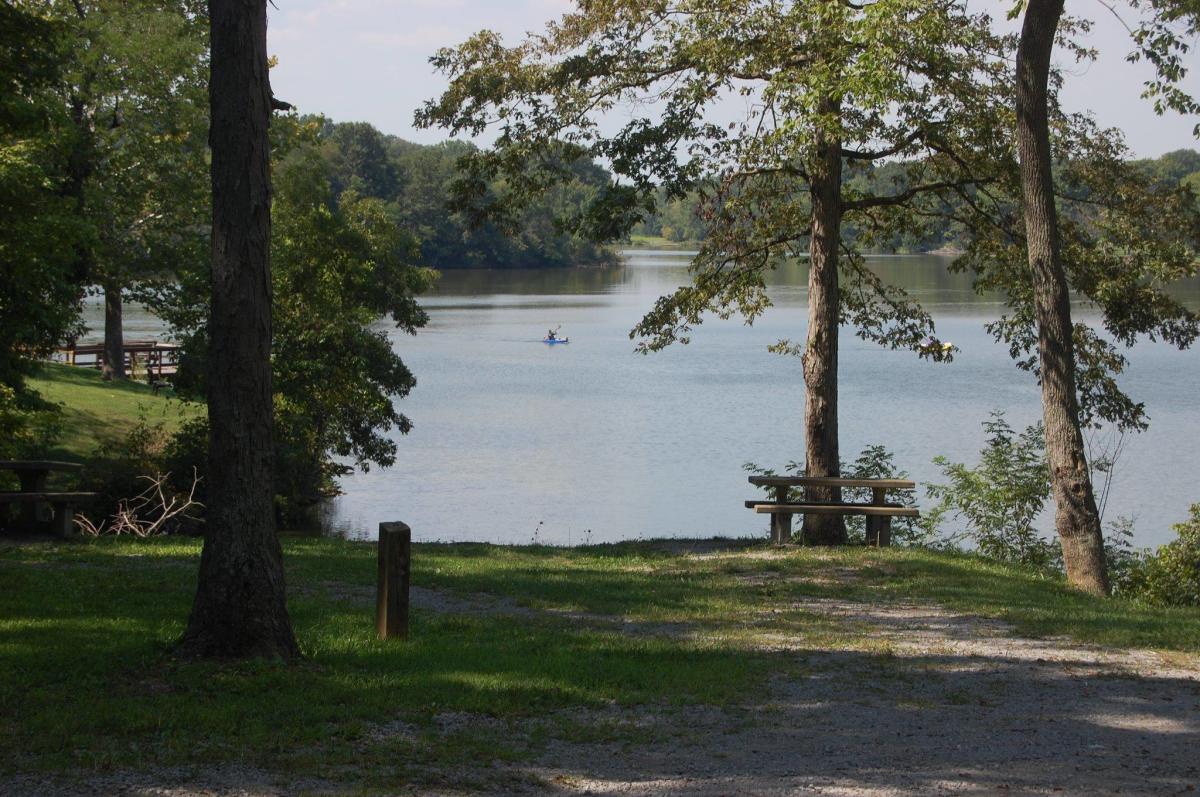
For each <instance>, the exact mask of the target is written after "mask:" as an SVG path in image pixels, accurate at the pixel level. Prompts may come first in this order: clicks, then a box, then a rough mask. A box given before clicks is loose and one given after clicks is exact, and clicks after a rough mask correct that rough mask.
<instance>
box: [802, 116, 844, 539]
mask: <svg viewBox="0 0 1200 797" xmlns="http://www.w3.org/2000/svg"><path fill="white" fill-rule="evenodd" d="M822 110H823V111H826V112H829V113H835V114H836V113H837V111H838V108H837V105H836V103H833V102H829V103H826V107H823V108H822ZM818 146H819V154H818V156H817V158H815V159H814V163H813V164H812V165H811V167H810V169H811V174H810V175H809V179H810V195H811V197H812V236H811V237H810V239H809V264H808V339H807V341H806V345H805V348H804V446H805V451H804V459H805V473H806V474H807V475H809V476H838V475H840V473H841V460H840V454H839V452H838V327H839V320H838V316H839V315H840V310H839V307H840V305H839V302H840V299H839V295H838V248H839V246H840V245H841V223H842V200H841V185H842V143H841V141H838V140H836V139H835V138H825V139H824V140H822V141H820V142H819V144H818ZM808 495H809V497H810V498H811V499H813V500H819V501H837V500H840V499H841V490H839V489H836V488H834V489H821V490H809V492H808ZM804 540H805V542H808V543H810V544H813V545H842V544H844V543H845V542H846V523H845V521H844V519H843V518H841V517H840V516H837V515H807V516H805V519H804Z"/></svg>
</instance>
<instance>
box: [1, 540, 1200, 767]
mask: <svg viewBox="0 0 1200 797" xmlns="http://www.w3.org/2000/svg"><path fill="white" fill-rule="evenodd" d="M199 547H200V546H199V543H198V542H197V541H195V540H190V539H174V538H164V539H157V540H152V541H132V540H125V539H119V540H118V539H111V538H107V539H100V540H96V541H92V542H87V543H73V544H57V545H55V544H46V545H33V546H18V545H4V544H3V543H0V584H3V585H4V588H3V589H2V590H0V746H2V749H3V752H2V753H0V773H7V774H12V773H15V772H64V773H65V772H97V771H98V772H104V771H109V770H113V769H117V768H125V767H134V768H146V767H155V766H201V765H214V764H221V763H225V762H228V763H238V764H244V765H252V766H258V767H262V768H264V769H266V770H269V771H277V772H287V773H289V774H290V775H291V776H295V777H305V776H308V777H321V776H334V777H336V773H338V772H339V771H350V770H351V769H353V770H354V771H355V772H357V773H358V774H357V777H367V778H368V782H367V783H365V784H364V786H369V787H370V788H371V789H389V788H393V787H397V786H399V785H401V784H404V783H411V782H412V781H413V779H416V780H418V781H419V780H420V779H421V778H422V777H423V775H422V774H421V773H422V772H424V771H426V770H427V768H430V767H437V766H443V767H445V766H456V765H458V764H460V763H462V764H465V763H467V762H471V761H478V760H481V759H480V756H484V758H483V759H482V760H484V761H490V760H493V759H497V758H498V759H501V760H504V759H506V758H510V759H514V760H516V759H521V758H523V757H528V756H530V755H531V754H533V753H535V752H536V748H537V744H538V740H539V739H545V738H550V737H553V738H570V737H572V736H574V737H582V736H589V737H594V736H595V735H596V734H605V733H613V734H618V735H620V734H629V733H636V729H634V730H630V729H628V728H606V727H604V726H603V725H597V723H596V722H595V721H594V720H588V719H587V718H586V717H583V716H581V715H580V714H579V712H581V711H587V710H590V709H595V710H602V709H604V708H605V707H608V706H631V705H652V706H657V707H661V709H662V710H664V711H671V710H672V708H673V707H676V706H685V705H693V704H705V705H717V706H727V705H744V704H745V703H746V702H747V701H748V700H752V699H753V698H754V697H755V696H760V695H762V694H764V693H765V690H766V688H767V686H768V683H769V679H770V677H771V675H772V673H779V672H782V673H785V674H794V673H796V672H798V671H800V670H802V668H803V667H804V666H805V661H804V659H805V655H806V652H807V651H813V652H816V651H822V650H827V649H829V648H841V649H844V648H851V649H856V650H861V651H863V652H865V653H866V654H867V655H874V654H875V653H878V655H879V656H880V659H881V661H882V662H884V663H885V664H886V662H887V660H888V657H889V653H888V652H887V651H885V650H879V649H878V647H877V643H876V641H875V640H873V639H872V638H871V635H870V633H869V629H864V628H862V627H859V626H855V625H854V624H849V623H845V624H843V623H840V622H839V621H837V620H836V619H833V618H829V617H825V616H822V615H821V614H820V613H818V612H814V611H810V610H803V609H798V608H795V606H791V607H790V608H789V602H793V603H794V602H795V601H797V600H799V599H802V598H806V597H829V598H841V599H849V600H870V601H881V600H882V601H915V602H924V601H936V602H939V603H942V604H943V605H946V606H950V607H952V608H957V609H962V610H964V611H969V612H972V613H976V614H980V615H984V616H990V617H999V618H1003V619H1005V620H1007V621H1009V622H1011V623H1013V624H1014V625H1015V626H1016V627H1017V628H1018V630H1020V631H1023V632H1027V633H1033V634H1038V635H1067V636H1071V637H1074V638H1075V639H1078V640H1083V641H1090V642H1101V643H1105V644H1110V645H1114V646H1135V647H1149V648H1157V649H1161V650H1169V651H1179V652H1180V653H1181V654H1194V653H1196V652H1198V651H1200V611H1197V610H1174V611H1165V610H1151V609H1144V608H1140V607H1137V606H1134V605H1131V604H1126V603H1123V602H1119V601H1101V600H1097V599H1094V598H1090V597H1087V596H1084V595H1081V594H1079V593H1075V592H1072V591H1070V590H1067V589H1066V588H1065V587H1064V586H1062V584H1061V583H1058V582H1055V581H1049V580H1045V579H1040V578H1037V577H1034V576H1031V575H1029V574H1027V573H1023V572H1021V571H1018V570H1013V569H1009V568H1005V567H1002V566H998V565H994V564H989V563H986V562H984V561H982V560H979V559H976V558H974V557H969V556H963V555H957V554H943V553H936V552H929V551H918V550H906V549H891V550H887V549H885V550H863V549H839V550H819V549H797V550H795V551H790V552H787V553H783V554H780V555H777V556H763V555H762V554H763V552H764V550H765V549H764V548H763V547H762V546H759V545H754V544H747V545H746V546H744V547H740V548H738V549H735V550H731V551H726V552H721V553H718V554H713V555H709V556H693V555H680V554H677V553H670V552H668V551H666V550H664V548H663V547H662V546H658V545H655V544H653V543H624V544H619V545H609V546H593V547H588V548H576V549H562V548H543V547H497V546H488V545H417V546H415V548H414V583H415V585H416V586H417V587H421V588H434V589H436V590H438V591H439V592H440V593H442V594H445V595H449V596H454V595H460V596H470V599H471V600H473V601H479V600H480V599H481V597H480V596H481V594H485V595H484V597H486V596H492V597H491V598H489V600H491V601H492V604H493V606H494V605H495V604H496V603H497V602H499V605H500V606H501V607H507V608H504V610H503V611H489V610H487V608H486V606H485V607H484V608H483V609H479V608H478V604H473V605H476V607H477V610H471V611H467V610H464V609H462V608H461V607H459V608H455V606H454V605H449V606H447V607H443V608H444V609H445V610H443V611H437V612H435V611H432V610H426V609H420V608H418V609H415V610H414V612H413V615H412V624H411V626H412V637H411V639H410V640H409V641H407V642H396V641H392V642H388V643H383V642H380V641H378V640H377V639H375V636H374V629H373V613H374V579H375V558H374V557H375V552H374V546H373V545H370V544H363V543H353V542H344V541H338V540H321V539H312V538H297V537H287V538H285V540H284V549H285V556H286V562H287V567H288V579H289V581H288V584H289V592H290V596H289V606H290V610H291V613H292V618H293V621H294V624H295V627H296V630H297V634H298V637H299V639H300V643H301V646H302V648H303V650H304V654H305V658H304V660H303V661H302V662H300V663H297V664H292V665H283V664H278V663H272V662H251V663H194V662H185V661H180V660H178V659H176V658H174V657H173V656H172V653H171V645H172V642H173V641H174V640H175V639H176V638H177V637H178V636H179V635H180V633H181V632H182V630H183V623H184V620H185V618H186V615H187V611H188V608H189V605H190V601H191V597H192V592H193V590H194V586H195V573H196V569H197V564H198V555H199ZM847 573H850V574H852V575H851V576H850V577H846V576H845V574H847ZM831 576H836V577H831ZM464 599H465V598H464ZM778 634H786V635H788V637H789V638H791V639H793V640H796V641H797V642H798V645H797V646H793V649H791V650H789V651H780V650H778V648H775V647H772V646H771V645H769V644H764V640H766V639H767V638H768V637H770V636H771V635H778ZM459 715H466V716H471V717H482V718H486V719H488V721H489V722H490V723H492V724H491V725H487V726H486V727H488V728H491V729H492V730H490V731H488V730H486V729H485V730H484V731H481V730H480V729H479V727H478V726H477V725H476V726H474V727H471V728H470V729H469V730H468V729H464V730H462V731H461V732H458V731H455V730H454V729H453V727H451V729H450V730H447V726H446V718H447V717H455V716H459ZM512 723H520V724H521V725H522V727H523V728H525V729H526V730H527V731H528V730H529V729H530V728H532V729H533V730H532V731H531V732H528V733H522V734H516V733H509V732H508V731H507V729H508V728H509V727H510V726H511V724H512ZM397 727H400V728H403V729H404V732H403V733H394V732H389V733H380V729H381V728H390V729H393V730H394V729H395V728H397Z"/></svg>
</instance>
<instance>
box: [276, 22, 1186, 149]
mask: <svg viewBox="0 0 1200 797" xmlns="http://www.w3.org/2000/svg"><path fill="white" fill-rule="evenodd" d="M275 5H276V6H277V7H270V6H269V14H270V16H269V22H268V30H267V48H268V50H269V51H270V52H271V53H272V54H273V55H276V56H278V58H279V65H278V66H276V67H275V68H274V69H273V70H271V82H272V87H273V89H274V92H275V96H277V97H279V98H280V99H282V100H285V101H287V102H290V103H292V104H293V105H295V106H296V107H297V108H298V110H299V111H300V112H301V113H321V114H324V115H325V116H327V117H329V118H330V119H332V120H334V121H337V122H354V121H365V122H370V123H371V124H373V125H374V126H375V127H377V128H378V129H379V130H381V131H383V132H384V133H389V134H392V135H396V136H400V137H401V138H404V139H408V140H409V141H416V142H420V143H425V144H431V143H436V142H438V141H442V140H444V139H445V138H447V135H446V134H445V132H444V131H441V130H436V129H435V130H417V129H415V128H413V126H412V120H413V111H414V110H416V109H417V108H418V107H419V106H420V105H421V104H422V103H423V102H424V101H425V100H427V99H431V98H433V97H436V96H437V95H438V94H439V93H440V92H441V91H442V89H443V88H444V87H445V80H444V79H443V78H442V77H441V76H440V75H438V74H436V73H435V72H434V71H433V69H432V67H431V66H430V65H429V57H430V56H431V55H432V54H433V53H434V52H435V51H436V50H437V49H438V48H440V47H451V46H454V45H456V44H459V43H460V42H462V41H463V40H465V39H466V38H468V37H469V36H470V35H471V34H472V33H474V32H475V31H478V30H481V29H489V30H494V31H496V32H498V33H500V34H501V35H503V37H504V40H505V41H506V42H508V43H515V42H517V41H518V40H519V39H520V38H522V37H523V35H524V34H525V33H526V32H527V31H536V30H541V28H542V27H543V26H544V24H545V23H546V22H547V21H549V20H551V19H555V18H557V17H558V16H560V15H561V14H562V13H563V12H564V11H566V10H568V9H569V8H571V7H572V6H573V3H572V2H570V0H275ZM1008 5H1009V4H1008V3H1007V2H1005V1H1004V0H991V1H990V2H989V0H972V6H973V7H975V8H977V9H986V10H988V11H989V12H990V13H992V14H993V15H994V16H997V17H1000V18H1003V16H1004V12H1005V10H1006V9H1007V8H1008ZM1069 10H1070V11H1073V12H1074V13H1075V14H1077V15H1079V16H1087V17H1090V18H1092V19H1093V20H1094V21H1095V23H1096V24H1095V26H1094V28H1093V30H1092V32H1091V34H1090V36H1089V37H1088V41H1087V43H1088V45H1089V46H1092V47H1095V48H1096V49H1098V50H1099V51H1100V58H1099V60H1097V61H1096V62H1095V63H1093V64H1091V65H1089V66H1086V67H1081V66H1079V65H1076V64H1069V75H1068V78H1067V85H1066V89H1065V90H1064V102H1065V104H1066V106H1067V107H1068V108H1069V109H1070V110H1076V111H1079V110H1090V111H1092V112H1093V113H1094V114H1095V115H1096V118H1097V119H1098V120H1099V121H1100V123H1101V124H1102V125H1104V126H1105V127H1118V128H1121V129H1122V130H1123V131H1124V132H1125V135H1126V143H1127V144H1128V145H1129V147H1130V149H1131V150H1133V152H1134V153H1135V154H1136V155H1137V156H1139V157H1157V156H1159V155H1161V154H1162V153H1164V152H1169V151H1171V150H1175V149H1183V148H1188V149H1200V141H1197V140H1196V139H1195V138H1193V136H1192V127H1193V125H1194V124H1195V123H1196V122H1197V121H1200V120H1196V119H1192V118H1185V117H1180V116H1179V115H1178V114H1169V115H1166V116H1161V117H1160V116H1156V115H1155V114H1154V111H1153V109H1152V108H1151V106H1150V103H1149V102H1147V101H1145V100H1143V99H1141V98H1140V94H1141V91H1142V83H1143V81H1145V80H1146V79H1147V77H1148V76H1149V75H1150V70H1149V69H1148V68H1147V67H1146V66H1145V65H1144V64H1129V63H1126V62H1125V60H1124V56H1125V54H1126V53H1127V52H1128V50H1129V37H1128V33H1127V32H1126V30H1125V28H1124V27H1123V26H1122V25H1121V23H1120V22H1119V21H1118V20H1116V19H1115V18H1113V17H1112V15H1111V14H1110V13H1109V11H1108V10H1107V9H1106V8H1105V6H1103V5H1102V4H1101V3H1100V1H1099V0H1079V1H1078V2H1075V3H1071V4H1069ZM1193 61H1194V63H1195V66H1196V67H1200V59H1196V58H1193ZM1064 65H1067V64H1064ZM1184 88H1185V89H1187V90H1189V91H1190V92H1191V93H1193V95H1196V94H1200V69H1197V70H1196V71H1195V72H1194V73H1193V74H1191V75H1189V76H1188V79H1187V81H1186V82H1185V84H1184ZM481 143H486V141H484V142H481Z"/></svg>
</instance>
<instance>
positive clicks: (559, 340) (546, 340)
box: [542, 338, 571, 344]
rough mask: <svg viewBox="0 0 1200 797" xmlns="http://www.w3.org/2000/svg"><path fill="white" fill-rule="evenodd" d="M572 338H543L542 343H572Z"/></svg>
mask: <svg viewBox="0 0 1200 797" xmlns="http://www.w3.org/2000/svg"><path fill="white" fill-rule="evenodd" d="M570 342H571V339H570V338H542V343H550V344H554V343H570Z"/></svg>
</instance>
